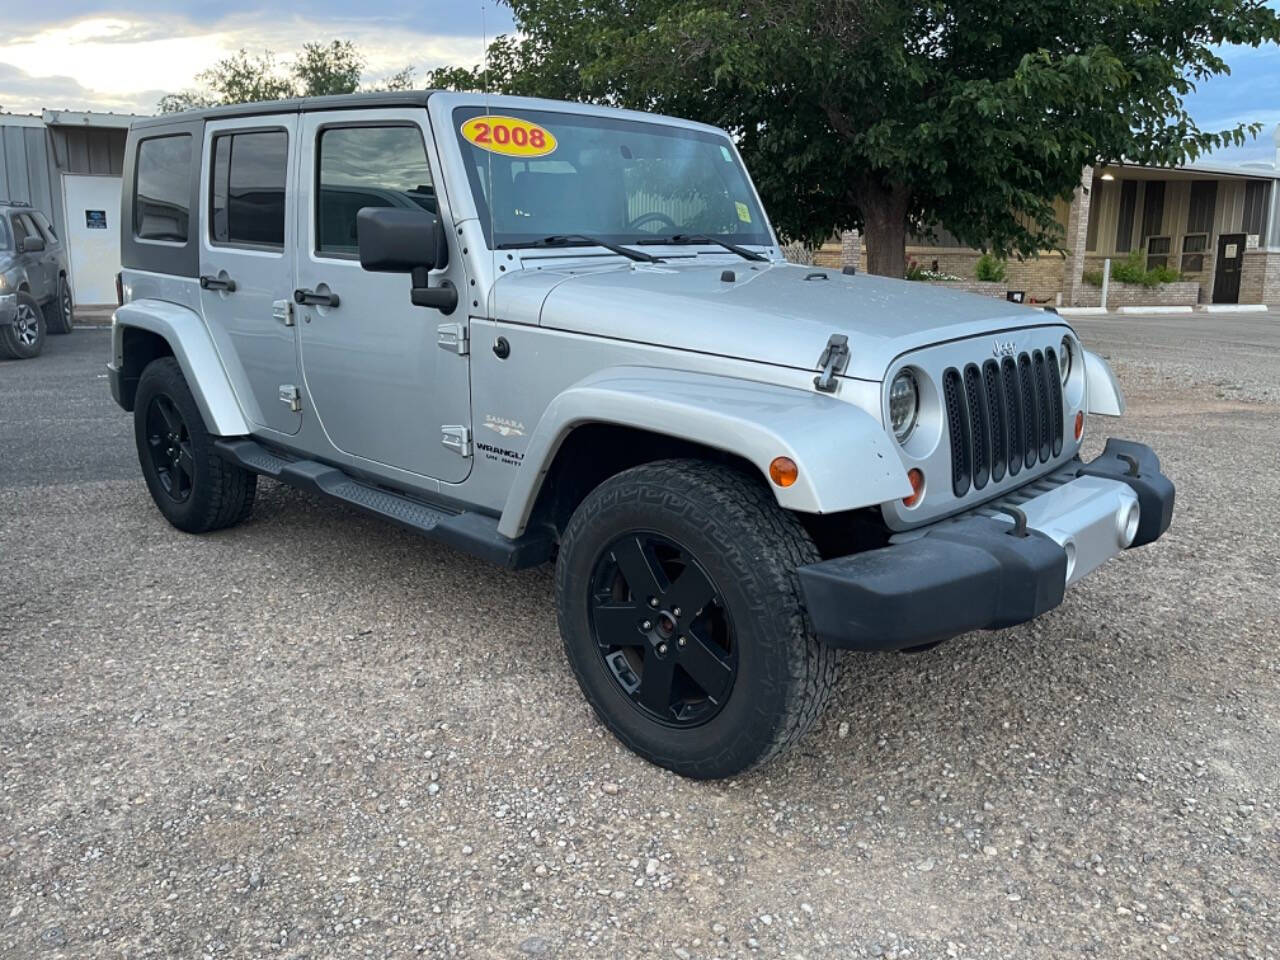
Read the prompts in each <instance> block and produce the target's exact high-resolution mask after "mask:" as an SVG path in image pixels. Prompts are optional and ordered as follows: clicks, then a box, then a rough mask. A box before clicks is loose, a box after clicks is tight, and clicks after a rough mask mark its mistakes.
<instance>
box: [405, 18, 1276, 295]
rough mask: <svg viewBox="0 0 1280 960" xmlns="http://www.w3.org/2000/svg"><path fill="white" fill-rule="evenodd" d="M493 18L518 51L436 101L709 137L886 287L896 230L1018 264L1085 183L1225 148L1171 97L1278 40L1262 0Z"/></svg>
mask: <svg viewBox="0 0 1280 960" xmlns="http://www.w3.org/2000/svg"><path fill="white" fill-rule="evenodd" d="M506 2H508V3H509V5H510V6H511V9H512V11H513V13H514V19H515V22H516V26H517V28H518V33H516V34H514V35H509V36H502V37H499V38H497V39H496V40H495V41H494V42H493V44H492V45H491V46H490V49H489V52H488V56H487V58H486V60H487V62H486V65H485V66H484V67H476V68H474V69H458V68H451V69H446V70H441V71H436V72H435V73H434V74H432V75H431V76H430V77H429V80H430V81H431V83H432V84H433V85H442V86H449V87H455V88H470V89H479V88H481V87H482V86H483V87H487V88H488V89H491V90H494V91H509V92H513V93H524V94H534V95H541V96H550V97H558V98H567V99H578V100H592V101H598V102H604V103H612V104H617V105H620V106H628V107H634V108H638V109H645V110H658V111H662V112H668V113H674V114H679V115H683V116H687V117H692V118H696V119H699V120H704V121H707V122H709V123H714V124H716V125H718V126H722V127H725V128H726V129H728V130H729V131H730V132H731V133H732V134H733V135H734V136H735V137H736V138H737V140H738V142H739V145H740V147H741V149H742V151H743V153H744V155H745V157H746V158H747V162H748V165H749V166H750V168H751V171H752V174H753V175H754V177H755V178H756V181H757V184H758V185H759V186H760V188H761V191H762V192H763V193H764V195H765V198H766V200H767V201H768V204H769V208H770V212H771V215H772V217H773V219H774V221H775V223H776V224H777V225H778V227H779V229H780V230H781V231H782V232H783V233H784V234H786V235H787V236H788V237H790V238H792V239H799V240H804V241H808V242H817V241H820V240H821V239H822V238H824V237H825V236H829V235H830V234H831V232H832V231H834V230H841V229H850V228H860V229H862V230H863V231H864V234H865V236H866V237H867V241H868V251H869V259H870V263H869V266H870V269H871V271H872V272H874V273H880V274H885V275H893V276H901V275H902V271H903V266H904V264H903V261H904V256H905V253H904V250H905V241H906V237H907V234H908V233H909V232H910V231H913V230H927V229H929V228H930V226H931V225H934V224H940V225H942V226H943V227H945V228H946V229H947V230H949V231H950V232H952V233H953V234H955V236H957V237H958V238H959V239H961V240H962V241H964V242H967V243H970V244H972V245H974V246H980V247H984V248H989V249H993V250H995V251H996V252H997V253H999V254H1001V255H1010V254H1014V255H1034V254H1035V253H1036V252H1037V251H1040V250H1044V249H1052V248H1054V247H1057V246H1060V245H1061V244H1062V241H1063V237H1062V228H1061V226H1060V224H1059V223H1058V221H1057V220H1056V218H1055V216H1054V206H1053V204H1054V200H1055V199H1057V198H1060V197H1065V196H1068V195H1070V193H1071V191H1072V190H1073V189H1074V187H1075V186H1076V185H1077V184H1078V183H1079V179H1080V173H1081V170H1082V168H1083V167H1085V166H1086V165H1089V164H1096V163H1098V162H1100V161H1119V160H1124V161H1129V162H1134V163H1159V164H1178V163H1182V162H1185V161H1187V160H1190V159H1194V158H1196V157H1197V156H1199V155H1201V154H1202V153H1203V152H1204V151H1206V150H1209V149H1212V148H1215V147H1220V146H1223V145H1226V144H1229V143H1241V142H1243V141H1244V140H1245V138H1246V137H1247V136H1248V135H1249V134H1251V133H1256V132H1257V129H1258V127H1257V125H1255V124H1248V123H1242V124H1239V125H1237V126H1234V127H1231V128H1229V129H1226V130H1203V129H1201V128H1200V127H1199V126H1198V125H1197V124H1196V122H1195V121H1194V119H1193V118H1192V117H1191V116H1190V115H1189V114H1188V112H1187V110H1186V107H1185V98H1186V96H1187V94H1189V93H1190V92H1191V91H1192V90H1193V89H1194V87H1195V84H1197V83H1199V82H1201V81H1203V80H1205V79H1207V78H1208V77H1211V76H1213V75H1215V74H1221V73H1226V72H1228V66H1227V64H1226V62H1225V61H1224V60H1223V59H1222V56H1221V53H1220V52H1219V51H1220V49H1221V46H1222V45H1223V44H1247V45H1252V46H1256V45H1259V44H1263V43H1275V42H1280V17H1278V16H1277V13H1276V11H1275V10H1274V9H1271V8H1270V7H1268V5H1267V4H1266V3H1264V2H1262V0H1004V2H995V0H914V2H910V0H904V2H894V0H506Z"/></svg>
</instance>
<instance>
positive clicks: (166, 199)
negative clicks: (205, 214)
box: [133, 133, 191, 243]
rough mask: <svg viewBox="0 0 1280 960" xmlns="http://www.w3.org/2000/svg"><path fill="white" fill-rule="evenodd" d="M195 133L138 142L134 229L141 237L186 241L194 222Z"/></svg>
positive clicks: (143, 238)
mask: <svg viewBox="0 0 1280 960" xmlns="http://www.w3.org/2000/svg"><path fill="white" fill-rule="evenodd" d="M190 206H191V135H190V134H189V133H183V134H179V135H177V136H169V137H152V138H151V139H149V140H143V141H142V142H141V143H139V144H138V162H137V180H136V182H135V186H134V192H133V232H134V234H135V235H136V236H137V237H138V239H140V240H169V241H176V242H177V243H186V242H187V238H188V236H189V235H190V225H191V210H190Z"/></svg>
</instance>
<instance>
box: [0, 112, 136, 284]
mask: <svg viewBox="0 0 1280 960" xmlns="http://www.w3.org/2000/svg"><path fill="white" fill-rule="evenodd" d="M136 119H138V118H137V117H134V116H131V115H128V114H118V113H87V112H81V111H71V110H45V111H44V112H43V113H42V114H40V115H39V116H36V115H34V114H30V115H25V114H0V202H4V201H14V200H16V201H21V202H24V203H29V204H31V206H33V207H35V208H36V209H37V210H40V211H42V212H43V213H44V215H45V216H46V217H48V218H49V221H50V222H51V223H52V224H53V228H54V230H55V231H57V233H58V235H59V236H61V237H63V238H64V240H65V241H66V244H67V251H68V255H69V259H70V271H71V289H72V293H73V294H74V295H75V299H76V303H78V304H80V305H82V306H90V305H94V304H114V303H115V299H116V293H115V275H116V272H117V271H118V270H119V269H120V223H119V220H118V218H119V216H120V186H121V175H122V172H123V169H124V142H125V137H126V135H127V134H128V131H129V124H130V123H132V122H133V121H134V120H136Z"/></svg>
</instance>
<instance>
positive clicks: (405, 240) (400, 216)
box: [356, 207, 441, 273]
mask: <svg viewBox="0 0 1280 960" xmlns="http://www.w3.org/2000/svg"><path fill="white" fill-rule="evenodd" d="M440 232H441V231H440V220H439V218H438V217H436V216H435V215H434V214H430V213H427V211H425V210H405V209H402V208H400V207H364V208H362V209H361V210H359V211H358V212H357V213H356V243H357V244H358V245H359V248H360V266H362V267H364V268H365V269H366V270H370V271H372V272H374V273H412V272H413V271H414V270H416V269H418V268H419V267H426V268H427V269H428V270H434V269H435V268H436V266H437V251H438V247H439V243H440V240H441V237H440Z"/></svg>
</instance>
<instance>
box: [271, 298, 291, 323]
mask: <svg viewBox="0 0 1280 960" xmlns="http://www.w3.org/2000/svg"><path fill="white" fill-rule="evenodd" d="M271 319H273V320H278V321H280V322H281V323H283V324H284V325H285V326H286V327H292V326H293V301H292V300H273V301H271Z"/></svg>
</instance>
